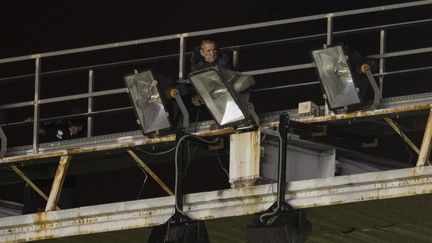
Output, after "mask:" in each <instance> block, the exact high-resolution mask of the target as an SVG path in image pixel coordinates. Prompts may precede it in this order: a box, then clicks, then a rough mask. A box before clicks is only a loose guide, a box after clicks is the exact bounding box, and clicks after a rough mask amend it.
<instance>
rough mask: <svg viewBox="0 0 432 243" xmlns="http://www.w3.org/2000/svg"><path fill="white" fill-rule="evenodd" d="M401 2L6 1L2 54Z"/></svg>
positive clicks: (1, 7) (0, 9)
mask: <svg viewBox="0 0 432 243" xmlns="http://www.w3.org/2000/svg"><path fill="white" fill-rule="evenodd" d="M401 2H410V1H403V0H393V1H388V0H387V1H382V0H381V1H374V0H368V1H366V0H365V1H343V0H334V1H330V0H323V1H311V0H306V1H289V0H273V1H264V0H262V1H246V0H240V1H233V0H219V1H206V0H203V1H197V0H190V1H165V0H164V1H157V0H145V1H144V0H143V1H1V2H0V36H1V38H0V48H1V49H0V57H3V58H4V57H12V56H18V55H27V54H32V53H41V52H47V51H54V50H62V49H69V48H76V47H83V46H89V45H96V44H104V43H111V42H118V41H126V40H132V39H140V38H147V37H152V36H160V35H167V34H176V33H182V32H190V31H195V30H205V29H212V28H219V27H227V26H234V25H242V24H250V23H256V22H262V21H269V20H277V19H285V18H293V17H297V16H305V15H312V14H317V13H326V12H335V11H343V10H348V9H358V8H365V7H371V6H380V5H385V4H394V3H401ZM366 21H368V20H366Z"/></svg>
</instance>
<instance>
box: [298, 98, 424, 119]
mask: <svg viewBox="0 0 432 243" xmlns="http://www.w3.org/2000/svg"><path fill="white" fill-rule="evenodd" d="M431 108H432V104H431V103H423V104H415V105H407V106H400V107H394V108H387V109H378V110H370V111H356V112H350V113H346V114H337V115H329V116H319V117H312V118H298V119H297V121H299V122H303V123H325V122H334V121H343V120H360V119H376V118H381V117H388V116H396V115H398V114H401V113H408V112H416V111H422V110H430V109H431Z"/></svg>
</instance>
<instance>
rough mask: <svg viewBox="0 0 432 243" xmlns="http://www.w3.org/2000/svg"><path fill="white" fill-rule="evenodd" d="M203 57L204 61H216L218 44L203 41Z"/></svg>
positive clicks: (201, 52) (201, 51)
mask: <svg viewBox="0 0 432 243" xmlns="http://www.w3.org/2000/svg"><path fill="white" fill-rule="evenodd" d="M200 54H201V56H202V57H203V58H204V61H206V62H209V63H212V62H214V61H216V59H217V57H218V50H217V47H216V43H215V42H214V41H212V40H203V41H201V50H200Z"/></svg>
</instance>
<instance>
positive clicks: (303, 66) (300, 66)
mask: <svg viewBox="0 0 432 243" xmlns="http://www.w3.org/2000/svg"><path fill="white" fill-rule="evenodd" d="M313 67H315V64H314V63H305V64H298V65H291V66H284V67H276V68H266V69H260V70H253V71H244V72H242V73H244V74H248V75H260V74H267V73H277V72H285V71H292V70H299V69H306V68H313Z"/></svg>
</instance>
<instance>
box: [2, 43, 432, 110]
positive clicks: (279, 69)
mask: <svg viewBox="0 0 432 243" xmlns="http://www.w3.org/2000/svg"><path fill="white" fill-rule="evenodd" d="M423 49H426V48H423ZM425 52H426V51H425ZM416 53H418V52H416ZM368 57H371V56H368ZM313 67H315V65H314V64H313V63H306V64H299V65H292V66H283V67H277V68H268V69H260V70H253V71H246V72H243V73H244V74H248V75H260V74H268V73H276V72H285V71H292V70H300V69H306V68H313ZM431 69H432V66H427V67H420V68H412V69H404V70H398V71H392V72H385V73H383V74H374V76H388V75H395V74H403V73H408V72H416V71H427V70H431ZM312 84H316V82H308V83H305V84H303V85H312ZM303 85H301V84H298V85H294V86H292V85H284V86H277V87H271V88H263V89H257V90H252V92H253V93H258V92H263V91H271V90H276V89H278V88H281V89H285V88H290V87H298V86H303ZM122 93H127V89H126V88H119V89H112V90H104V91H98V92H93V93H91V94H88V93H84V94H77V95H69V96H62V97H55V98H49V99H43V100H40V101H39V104H47V103H54V102H59V101H67V100H74V99H83V98H89V97H97V96H104V95H112V94H122ZM33 104H34V101H24V102H19V103H14V104H7V105H0V110H5V109H12V108H19V107H25V106H31V105H33Z"/></svg>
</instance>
